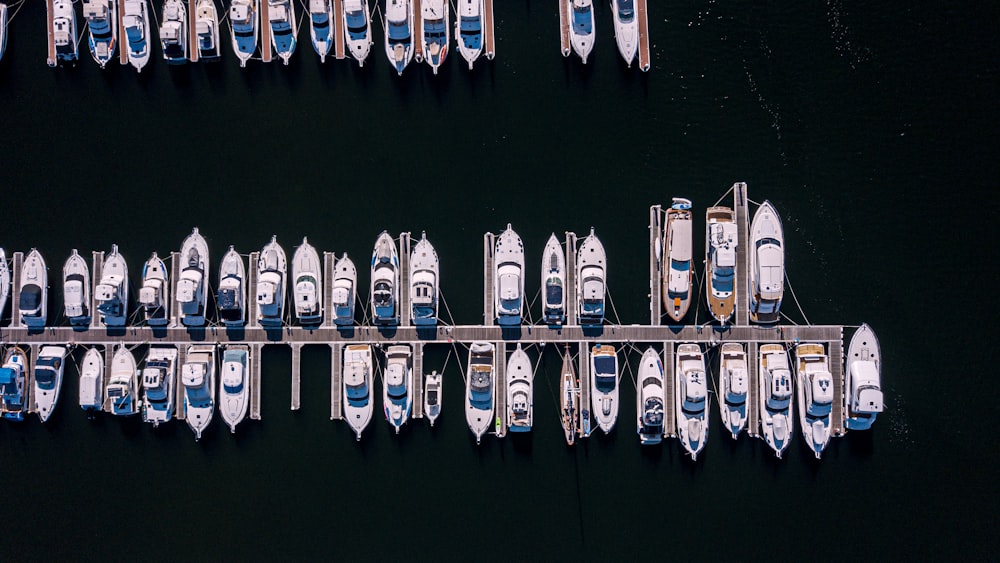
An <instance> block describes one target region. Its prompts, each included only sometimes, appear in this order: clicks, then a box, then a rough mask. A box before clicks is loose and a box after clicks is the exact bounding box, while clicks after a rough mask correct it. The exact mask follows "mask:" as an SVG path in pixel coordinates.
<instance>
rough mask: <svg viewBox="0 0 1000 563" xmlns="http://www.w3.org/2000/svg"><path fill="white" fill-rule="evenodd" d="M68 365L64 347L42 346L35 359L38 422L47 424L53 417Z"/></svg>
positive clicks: (35, 393) (35, 392)
mask: <svg viewBox="0 0 1000 563" xmlns="http://www.w3.org/2000/svg"><path fill="white" fill-rule="evenodd" d="M65 364H66V348H65V347H64V346H42V348H41V349H40V350H39V351H38V357H37V358H35V362H34V368H35V377H34V380H35V382H34V385H35V389H34V398H35V412H37V413H38V420H40V421H42V422H45V421H47V420H48V419H49V417H50V416H52V411H54V410H55V408H56V404H58V402H59V391H60V390H61V389H62V380H63V371H64V368H65Z"/></svg>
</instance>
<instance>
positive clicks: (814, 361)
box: [795, 343, 833, 459]
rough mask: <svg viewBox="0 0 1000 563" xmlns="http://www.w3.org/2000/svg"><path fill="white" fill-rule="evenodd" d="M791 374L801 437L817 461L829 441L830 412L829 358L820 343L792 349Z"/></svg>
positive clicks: (830, 383) (831, 391) (830, 382)
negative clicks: (792, 367) (796, 400)
mask: <svg viewBox="0 0 1000 563" xmlns="http://www.w3.org/2000/svg"><path fill="white" fill-rule="evenodd" d="M795 373H796V376H797V380H798V381H796V383H797V386H796V391H797V393H796V395H797V397H798V403H799V405H798V406H799V425H800V426H801V427H802V437H803V438H805V440H806V443H807V444H809V449H811V450H812V451H813V453H814V454H816V459H819V458H820V456H821V455H823V450H824V449H825V448H826V445H827V443H829V441H830V413H831V411H832V410H833V376H832V375H830V357H829V356H827V355H826V350H825V349H824V348H823V345H822V344H814V343H803V344H799V345H797V346H796V347H795Z"/></svg>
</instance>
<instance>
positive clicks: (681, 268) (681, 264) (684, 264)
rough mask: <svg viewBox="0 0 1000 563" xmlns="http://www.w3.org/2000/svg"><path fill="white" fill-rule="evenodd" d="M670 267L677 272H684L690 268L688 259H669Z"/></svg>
mask: <svg viewBox="0 0 1000 563" xmlns="http://www.w3.org/2000/svg"><path fill="white" fill-rule="evenodd" d="M670 269H671V270H675V271H678V272H686V271H688V270H690V269H691V261H690V260H674V259H673V258H671V259H670Z"/></svg>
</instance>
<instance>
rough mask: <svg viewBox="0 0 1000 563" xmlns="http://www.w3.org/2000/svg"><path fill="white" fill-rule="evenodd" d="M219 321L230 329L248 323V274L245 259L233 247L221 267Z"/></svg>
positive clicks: (223, 259)
mask: <svg viewBox="0 0 1000 563" xmlns="http://www.w3.org/2000/svg"><path fill="white" fill-rule="evenodd" d="M215 300H216V303H217V305H218V307H219V319H220V320H221V321H222V322H223V323H225V325H226V326H228V327H240V326H243V325H244V324H245V323H246V321H247V314H246V302H247V272H246V267H245V266H244V265H243V257H242V256H240V253H239V252H236V249H235V248H233V247H232V246H230V247H229V251H228V252H226V254H225V256H223V257H222V263H221V264H220V265H219V291H218V294H217V295H216V298H215Z"/></svg>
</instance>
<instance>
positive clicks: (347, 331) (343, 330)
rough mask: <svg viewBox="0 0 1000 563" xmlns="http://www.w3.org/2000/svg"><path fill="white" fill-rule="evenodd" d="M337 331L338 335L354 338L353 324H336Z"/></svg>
mask: <svg viewBox="0 0 1000 563" xmlns="http://www.w3.org/2000/svg"><path fill="white" fill-rule="evenodd" d="M337 332H339V333H340V336H341V337H343V338H354V334H355V332H356V330H355V328H354V325H348V326H338V327H337Z"/></svg>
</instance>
